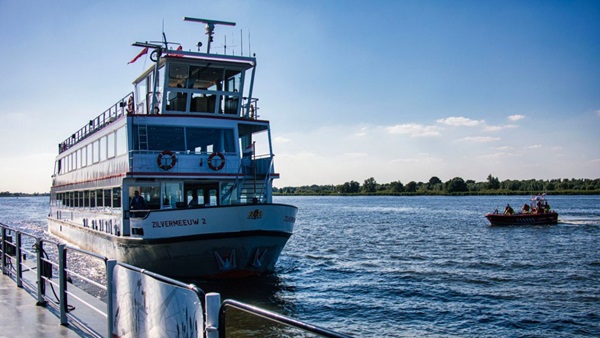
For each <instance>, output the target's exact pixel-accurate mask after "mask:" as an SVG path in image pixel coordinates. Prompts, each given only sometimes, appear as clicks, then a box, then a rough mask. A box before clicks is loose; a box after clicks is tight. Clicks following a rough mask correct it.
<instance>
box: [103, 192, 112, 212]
mask: <svg viewBox="0 0 600 338" xmlns="http://www.w3.org/2000/svg"><path fill="white" fill-rule="evenodd" d="M110 199H111V194H110V189H105V190H104V207H105V208H110Z"/></svg>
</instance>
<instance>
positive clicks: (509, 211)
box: [504, 204, 515, 215]
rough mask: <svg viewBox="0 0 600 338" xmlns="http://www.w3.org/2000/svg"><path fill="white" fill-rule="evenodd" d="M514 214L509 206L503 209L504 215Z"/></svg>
mask: <svg viewBox="0 0 600 338" xmlns="http://www.w3.org/2000/svg"><path fill="white" fill-rule="evenodd" d="M514 213H515V211H514V210H513V208H512V207H511V206H510V204H507V205H506V208H504V214H505V215H513V214H514Z"/></svg>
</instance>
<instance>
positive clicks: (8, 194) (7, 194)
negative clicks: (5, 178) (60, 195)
mask: <svg viewBox="0 0 600 338" xmlns="http://www.w3.org/2000/svg"><path fill="white" fill-rule="evenodd" d="M26 196H50V194H49V193H39V192H36V193H33V194H29V193H25V192H10V191H1V192H0V197H26Z"/></svg>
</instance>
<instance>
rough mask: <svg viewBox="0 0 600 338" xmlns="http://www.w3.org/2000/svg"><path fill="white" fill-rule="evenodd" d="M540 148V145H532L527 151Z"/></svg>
mask: <svg viewBox="0 0 600 338" xmlns="http://www.w3.org/2000/svg"><path fill="white" fill-rule="evenodd" d="M541 147H542V145H541V144H533V145H530V146H529V147H527V148H528V149H540V148H541Z"/></svg>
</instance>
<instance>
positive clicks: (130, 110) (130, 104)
mask: <svg viewBox="0 0 600 338" xmlns="http://www.w3.org/2000/svg"><path fill="white" fill-rule="evenodd" d="M125 110H126V111H127V114H131V113H133V95H131V96H130V97H129V99H128V100H127V108H126V109H125Z"/></svg>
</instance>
